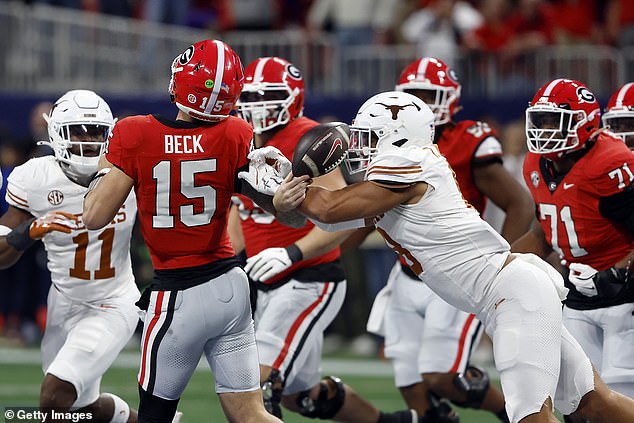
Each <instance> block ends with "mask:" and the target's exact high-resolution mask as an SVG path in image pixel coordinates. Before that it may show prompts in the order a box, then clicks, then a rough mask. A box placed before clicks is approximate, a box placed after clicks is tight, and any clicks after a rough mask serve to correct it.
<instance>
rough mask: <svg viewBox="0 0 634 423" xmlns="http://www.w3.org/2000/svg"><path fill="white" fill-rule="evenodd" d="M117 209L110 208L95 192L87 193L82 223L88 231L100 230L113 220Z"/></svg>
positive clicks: (101, 196)
mask: <svg viewBox="0 0 634 423" xmlns="http://www.w3.org/2000/svg"><path fill="white" fill-rule="evenodd" d="M117 210H119V207H118V206H117V207H112V206H110V205H109V204H108V202H106V201H104V198H103V195H100V194H99V193H98V192H97V191H93V192H89V193H88V195H86V198H84V211H83V214H82V221H83V222H84V225H85V226H86V228H87V229H89V230H95V229H101V228H103V227H104V226H106V225H107V224H108V223H110V222H111V221H112V219H114V217H115V215H116V214H117Z"/></svg>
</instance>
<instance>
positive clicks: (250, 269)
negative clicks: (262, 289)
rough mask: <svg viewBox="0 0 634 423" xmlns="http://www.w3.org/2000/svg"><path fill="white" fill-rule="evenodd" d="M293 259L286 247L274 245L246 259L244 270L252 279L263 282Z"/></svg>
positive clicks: (287, 266)
mask: <svg viewBox="0 0 634 423" xmlns="http://www.w3.org/2000/svg"><path fill="white" fill-rule="evenodd" d="M292 264H293V260H291V257H290V256H289V254H288V250H287V249H286V248H281V247H274V248H267V249H266V250H263V251H260V252H259V253H258V254H256V255H254V256H253V257H249V258H248V259H247V265H246V266H245V267H244V271H245V272H247V274H248V275H249V277H250V278H251V279H253V280H254V281H260V282H263V281H265V280H267V279H271V278H272V277H273V276H275V275H277V274H279V273H280V272H283V271H284V270H286V269H288V268H289V267H291V265H292Z"/></svg>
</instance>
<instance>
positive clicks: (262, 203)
mask: <svg viewBox="0 0 634 423" xmlns="http://www.w3.org/2000/svg"><path fill="white" fill-rule="evenodd" d="M240 193H241V194H243V195H246V196H247V197H249V198H250V199H251V200H253V201H254V202H255V203H256V204H257V205H258V206H259V207H261V208H262V209H264V210H266V211H267V212H269V213H271V214H272V215H274V216H275V218H276V219H277V221H278V222H280V223H281V224H282V225H286V226H290V227H292V228H301V227H304V226H305V225H306V217H304V216H303V215H302V214H300V213H298V212H297V211H295V210H290V211H285V212H281V211H278V210H277V209H276V208H275V206H274V205H273V197H272V196H270V195H266V194H263V193H261V192H258V191H257V190H256V189H255V188H253V187H252V186H251V185H249V184H242V189H241V191H240Z"/></svg>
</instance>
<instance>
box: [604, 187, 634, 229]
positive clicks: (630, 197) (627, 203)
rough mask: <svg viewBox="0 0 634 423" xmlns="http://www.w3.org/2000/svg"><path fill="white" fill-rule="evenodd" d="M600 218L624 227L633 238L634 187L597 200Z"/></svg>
mask: <svg viewBox="0 0 634 423" xmlns="http://www.w3.org/2000/svg"><path fill="white" fill-rule="evenodd" d="M599 212H600V213H601V216H603V217H605V218H606V219H610V220H612V221H613V222H615V223H617V224H619V225H622V226H624V227H625V228H626V229H627V230H628V231H629V232H630V234H631V235H633V236H634V185H630V186H629V187H627V188H626V189H625V190H623V191H622V192H619V193H618V194H614V195H611V196H609V197H601V199H600V200H599Z"/></svg>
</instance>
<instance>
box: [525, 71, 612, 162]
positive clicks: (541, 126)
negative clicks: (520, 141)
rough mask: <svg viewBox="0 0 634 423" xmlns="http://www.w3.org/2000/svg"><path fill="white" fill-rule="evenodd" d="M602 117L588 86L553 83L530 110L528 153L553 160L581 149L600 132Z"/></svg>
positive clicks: (565, 81) (566, 81)
mask: <svg viewBox="0 0 634 423" xmlns="http://www.w3.org/2000/svg"><path fill="white" fill-rule="evenodd" d="M600 114H601V111H600V107H599V103H598V102H597V99H596V97H595V96H594V94H593V93H592V92H591V91H590V90H589V89H588V87H586V86H585V84H583V83H581V82H579V81H575V80H572V79H555V80H553V81H550V82H548V83H546V84H544V86H543V87H541V88H540V89H539V90H538V91H537V94H535V97H533V101H532V102H531V104H530V106H529V107H528V108H527V109H526V143H527V145H528V150H529V151H531V152H533V153H537V154H541V155H543V156H546V157H547V158H550V159H557V158H559V157H561V156H562V155H564V154H566V153H569V152H572V151H576V150H580V149H581V148H583V147H584V146H585V144H586V142H587V141H588V140H589V139H590V138H591V137H593V136H594V135H595V134H596V132H597V131H598V130H599V129H600V125H601V118H600Z"/></svg>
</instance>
